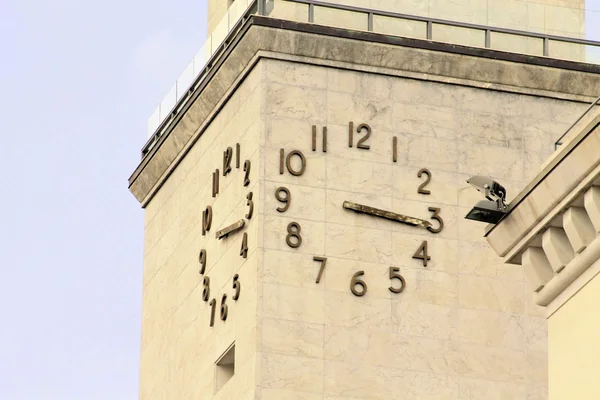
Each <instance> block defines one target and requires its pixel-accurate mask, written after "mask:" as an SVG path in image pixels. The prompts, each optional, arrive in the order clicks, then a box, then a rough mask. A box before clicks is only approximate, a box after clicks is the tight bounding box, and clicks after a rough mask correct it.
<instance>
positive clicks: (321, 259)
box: [313, 256, 327, 283]
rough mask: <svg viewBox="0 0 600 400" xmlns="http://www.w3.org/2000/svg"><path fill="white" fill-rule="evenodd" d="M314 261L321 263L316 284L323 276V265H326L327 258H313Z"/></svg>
mask: <svg viewBox="0 0 600 400" xmlns="http://www.w3.org/2000/svg"><path fill="white" fill-rule="evenodd" d="M313 260H314V261H321V268H319V274H318V275H317V280H316V282H317V283H319V282H320V281H321V277H322V276H323V271H324V270H325V265H326V264H327V257H319V256H314V257H313Z"/></svg>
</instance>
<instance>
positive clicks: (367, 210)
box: [344, 201, 431, 228]
mask: <svg viewBox="0 0 600 400" xmlns="http://www.w3.org/2000/svg"><path fill="white" fill-rule="evenodd" d="M344 208H345V209H346V210H352V211H356V212H358V213H364V214H369V215H373V216H375V217H380V218H385V219H389V220H391V221H396V222H401V223H403V224H408V225H411V226H420V227H422V228H427V227H430V226H431V222H429V221H425V220H424V219H420V218H414V217H408V216H406V215H402V214H397V213H394V212H391V211H385V210H380V209H378V208H374V207H369V206H364V205H362V204H356V203H352V202H350V201H344Z"/></svg>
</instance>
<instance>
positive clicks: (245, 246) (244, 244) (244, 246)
mask: <svg viewBox="0 0 600 400" xmlns="http://www.w3.org/2000/svg"><path fill="white" fill-rule="evenodd" d="M240 256H242V257H243V258H247V257H248V232H244V236H242V248H241V249H240Z"/></svg>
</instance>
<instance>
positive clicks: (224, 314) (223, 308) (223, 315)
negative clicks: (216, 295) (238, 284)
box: [221, 294, 227, 321]
mask: <svg viewBox="0 0 600 400" xmlns="http://www.w3.org/2000/svg"><path fill="white" fill-rule="evenodd" d="M225 300H227V295H226V294H224V295H223V297H221V321H225V320H226V319H227V304H225Z"/></svg>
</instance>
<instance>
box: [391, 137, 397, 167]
mask: <svg viewBox="0 0 600 400" xmlns="http://www.w3.org/2000/svg"><path fill="white" fill-rule="evenodd" d="M392 161H393V162H398V137H397V136H394V137H393V138H392Z"/></svg>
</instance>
